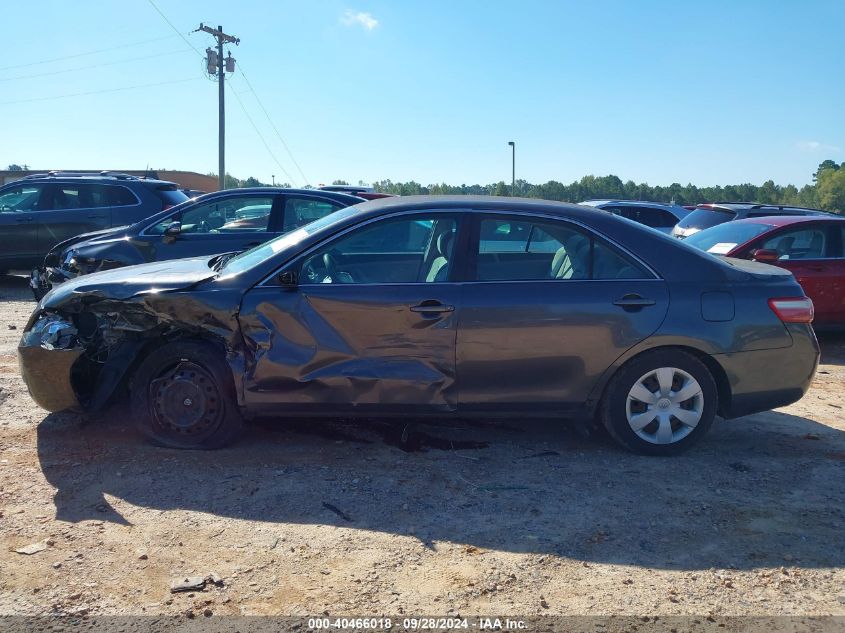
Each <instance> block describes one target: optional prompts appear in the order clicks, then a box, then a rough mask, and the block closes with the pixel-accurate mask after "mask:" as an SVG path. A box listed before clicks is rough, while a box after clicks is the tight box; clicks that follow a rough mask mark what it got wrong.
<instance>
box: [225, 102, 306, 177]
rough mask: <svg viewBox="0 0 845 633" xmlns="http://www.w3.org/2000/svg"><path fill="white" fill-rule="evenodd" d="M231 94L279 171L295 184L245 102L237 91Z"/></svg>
mask: <svg viewBox="0 0 845 633" xmlns="http://www.w3.org/2000/svg"><path fill="white" fill-rule="evenodd" d="M229 92H231V93H232V94H233V95H235V99H236V100H237V102H238V104H239V105H240V106H241V110H243V112H244V115H245V116H246V118H247V121H249V123H250V125H252V129H253V130H255V133H256V134H257V135H258V138H260V139H261V142H262V143H263V144H264V148H265V149H266V150H267V153H268V154H270V157H271V158H272V159H273V161H274V162H275V163H276V165H278V166H279V169H281V170H282V172H283V173H284V174H285V176H287V177H288V180H290V182H291V183H293V182H294V178H293V176H291V175H290V173H288V170H287V169H285V168H284V166H283V165H282V164H281V163H280V162H279V159H278V158H276V155H275V154H274V153H273V150H271V149H270V146H269V145H268V144H267V141H266V140H265V139H264V135H263V134H261V130H259V129H258V126H257V125H255V121H253V120H252V117H251V116H250V115H249V112H247V109H246V106H244V102H243V101H241V98H240V97H239V96H238V93H237V91H236V90H230V91H229ZM306 184H307V183H306Z"/></svg>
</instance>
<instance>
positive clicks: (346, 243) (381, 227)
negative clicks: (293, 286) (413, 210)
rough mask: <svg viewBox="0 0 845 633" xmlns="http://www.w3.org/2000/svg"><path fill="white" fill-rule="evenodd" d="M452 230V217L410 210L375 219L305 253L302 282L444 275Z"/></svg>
mask: <svg viewBox="0 0 845 633" xmlns="http://www.w3.org/2000/svg"><path fill="white" fill-rule="evenodd" d="M456 231H457V222H456V221H455V219H454V218H444V217H425V216H414V217H413V218H401V219H394V220H384V221H381V222H377V223H375V224H373V225H371V226H368V227H365V228H362V229H359V230H357V231H355V232H353V233H351V234H350V235H348V236H346V237H342V238H340V239H338V240H335V241H334V242H331V243H330V244H328V245H326V246H325V247H323V248H321V249H318V250H317V252H316V253H314V254H312V255H311V256H309V257H307V258H306V259H305V261H304V262H303V264H302V269H301V272H300V280H301V283H306V284H308V283H310V284H377V283H383V284H405V283H432V282H442V281H447V280H448V278H449V274H450V271H451V269H452V262H453V249H454V243H455V235H456Z"/></svg>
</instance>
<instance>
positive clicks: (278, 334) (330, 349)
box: [239, 215, 461, 414]
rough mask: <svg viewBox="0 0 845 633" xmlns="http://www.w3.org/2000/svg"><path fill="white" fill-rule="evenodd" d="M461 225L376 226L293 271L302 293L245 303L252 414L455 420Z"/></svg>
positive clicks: (246, 389) (261, 292) (289, 290)
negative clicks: (455, 249) (440, 415)
mask: <svg viewBox="0 0 845 633" xmlns="http://www.w3.org/2000/svg"><path fill="white" fill-rule="evenodd" d="M457 224H458V222H457V218H456V217H454V216H447V217H443V216H442V215H441V216H439V217H431V216H429V217H422V218H420V217H419V216H417V215H414V216H411V217H409V218H400V219H398V220H397V219H393V220H390V221H385V222H384V223H376V224H374V225H371V226H370V227H368V228H367V229H366V230H361V231H356V232H353V233H352V234H351V235H348V236H346V237H344V238H341V239H338V240H336V241H335V242H333V243H332V244H330V245H328V246H326V247H325V248H323V249H318V250H317V251H316V252H314V253H312V254H310V255H309V256H307V257H305V258H303V260H302V261H300V262H298V263H297V264H295V265H294V266H293V269H294V272H295V273H296V274H297V275H298V278H299V284H298V285H296V286H295V287H283V286H281V285H269V286H265V285H259V286H257V287H255V288H253V289H252V290H250V291H249V292H247V293H246V295H245V296H244V301H243V303H242V305H241V312H240V315H239V320H240V323H241V331H242V332H243V336H244V342H245V344H246V349H247V350H248V351H247V355H246V359H245V362H246V366H245V371H244V374H243V381H244V382H243V401H244V404H245V405H247V407H249V408H251V409H253V410H256V409H262V408H263V409H269V410H270V411H271V412H276V413H279V414H286V413H290V412H294V411H295V412H302V413H308V412H314V413H324V412H328V413H340V414H343V413H344V412H349V413H352V412H355V413H361V412H366V411H372V412H378V413H390V412H392V411H401V412H403V413H408V412H409V411H418V412H421V413H422V412H447V411H452V410H454V409H455V408H456V406H457V391H456V384H455V344H456V324H457V319H458V315H459V313H460V292H461V291H460V287H459V285H458V284H455V283H452V282H451V281H449V279H450V278H451V275H450V269H451V268H452V266H451V259H452V248H451V244H452V243H453V241H454V236H455V233H456V230H457ZM408 405H411V406H413V407H415V408H414V409H411V410H409V409H408Z"/></svg>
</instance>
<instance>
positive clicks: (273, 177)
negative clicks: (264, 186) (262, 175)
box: [270, 174, 276, 187]
mask: <svg viewBox="0 0 845 633" xmlns="http://www.w3.org/2000/svg"><path fill="white" fill-rule="evenodd" d="M270 178H272V179H273V186H274V187H275V186H276V174H272V175H271V176H270Z"/></svg>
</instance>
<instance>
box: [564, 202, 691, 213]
mask: <svg viewBox="0 0 845 633" xmlns="http://www.w3.org/2000/svg"><path fill="white" fill-rule="evenodd" d="M579 204H581V205H583V206H587V207H598V206H600V205H604V204H614V205H618V206H622V207H647V208H652V209H653V208H658V209H665V210H666V211H671V212H673V213H680V214H681V215H686V214H687V213H689V209H685V208H684V207H682V206H681V205H679V204H671V203H669V202H652V201H650V200H585V201H584V202H581V203H579Z"/></svg>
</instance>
